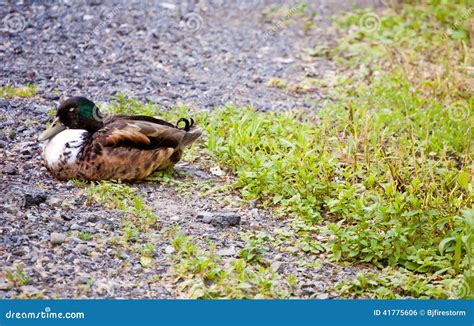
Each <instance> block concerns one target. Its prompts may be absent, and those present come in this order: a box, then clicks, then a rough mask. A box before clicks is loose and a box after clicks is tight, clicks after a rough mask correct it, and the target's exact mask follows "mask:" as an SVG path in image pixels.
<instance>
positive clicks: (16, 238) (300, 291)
mask: <svg viewBox="0 0 474 326" xmlns="http://www.w3.org/2000/svg"><path fill="white" fill-rule="evenodd" d="M359 3H362V4H370V2H367V1H366V2H365V3H364V2H362V1H359ZM296 4H297V2H291V1H287V2H284V1H264V0H246V1H239V2H232V1H222V0H214V1H211V0H209V1H197V2H194V1H188V2H184V1H183V2H171V1H167V2H163V1H143V2H139V1H122V2H120V1H115V2H114V1H100V0H88V1H64V2H54V1H48V0H43V1H23V2H21V1H18V2H15V1H7V2H6V3H0V8H1V9H0V17H2V19H3V26H2V30H1V31H0V41H1V42H0V57H1V62H2V65H1V67H0V69H1V73H0V85H5V84H8V83H11V84H13V85H17V86H19V85H24V84H26V83H27V82H30V83H33V84H35V85H37V87H38V95H37V96H36V97H34V98H31V99H0V114H1V116H2V119H0V130H1V131H3V132H2V133H0V148H1V153H0V173H1V174H0V192H1V194H2V195H1V196H2V206H1V207H0V210H1V214H0V262H1V265H2V266H1V270H0V298H14V297H34V296H45V297H53V298H56V297H60V298H86V297H87V298H99V297H114V298H176V297H178V296H179V294H178V293H177V291H176V284H174V283H173V282H172V279H171V274H170V273H171V268H170V267H171V260H170V255H172V250H171V249H170V242H169V239H168V238H166V237H164V236H163V234H162V233H160V230H161V229H163V228H165V227H172V226H175V225H179V226H180V228H181V230H182V231H183V232H184V233H186V234H189V235H191V236H192V238H193V239H194V240H195V241H196V242H198V243H199V244H206V243H207V242H208V241H212V242H214V243H215V244H216V246H217V251H218V253H220V254H221V255H222V256H224V257H228V259H231V258H233V257H235V256H236V253H237V252H238V251H239V250H240V249H242V248H243V247H244V245H245V243H244V242H243V241H242V240H241V238H240V236H239V234H241V233H244V232H253V231H258V232H266V233H268V234H270V235H271V234H273V233H274V230H275V229H277V228H278V229H282V228H285V227H287V225H286V223H287V222H285V221H282V220H281V219H280V220H279V219H276V218H274V217H273V216H272V214H271V212H267V211H263V210H261V209H258V208H255V207H252V205H250V206H249V205H241V204H240V202H241V201H240V199H239V198H238V197H228V198H226V200H225V201H223V200H221V199H219V198H214V197H213V196H208V197H204V198H203V197H202V196H200V194H199V191H198V190H196V189H192V187H190V188H189V189H190V190H189V191H188V193H186V194H185V195H183V194H181V193H177V191H176V189H175V187H173V186H172V185H166V184H160V183H154V182H148V183H139V184H137V185H135V186H136V187H137V188H138V191H139V193H140V195H141V196H143V197H144V198H145V201H146V204H147V206H148V207H150V209H151V210H152V211H153V213H155V215H156V216H157V219H158V220H157V223H156V233H155V234H152V242H153V243H154V244H155V245H156V250H155V252H154V253H153V258H154V261H155V262H157V263H156V264H155V265H154V268H153V269H152V270H151V269H150V268H148V269H144V268H142V267H141V265H140V263H139V256H137V255H138V254H137V253H136V252H133V251H124V252H121V253H120V255H118V254H117V249H116V247H114V245H113V243H114V241H113V240H114V238H116V237H117V236H118V234H119V233H120V224H121V217H122V215H123V213H122V212H120V211H117V210H111V209H108V208H107V207H106V206H103V205H101V204H98V203H90V202H87V201H86V196H85V194H84V193H83V192H84V189H82V188H80V187H77V186H76V185H74V184H73V183H71V182H59V181H56V180H54V179H53V178H52V177H51V176H50V175H49V174H48V173H47V171H46V169H45V168H44V167H43V166H42V163H41V159H40V149H39V145H38V143H37V142H36V141H35V137H36V135H37V134H38V133H39V131H40V130H42V129H43V126H44V123H46V121H47V120H48V115H47V112H48V111H49V109H50V108H51V107H54V106H56V105H57V104H58V102H59V100H60V98H64V97H68V96H72V95H84V96H86V97H89V98H90V99H92V100H94V101H97V102H103V101H108V100H109V99H110V98H111V97H112V96H114V95H116V94H117V93H118V92H127V93H128V94H130V95H131V96H133V97H134V98H138V99H140V100H148V101H152V102H157V103H160V104H161V105H163V106H164V107H165V108H166V107H168V106H170V105H173V104H179V103H182V104H187V105H190V106H195V107H196V109H199V110H211V109H212V108H213V107H215V106H219V105H223V104H225V103H235V104H237V105H248V104H251V105H253V106H254V107H255V108H257V109H259V110H284V109H290V108H301V107H303V108H310V107H314V103H317V102H318V100H320V99H322V98H324V96H325V95H324V94H321V93H319V92H318V91H317V90H315V91H314V92H311V93H306V94H298V93H288V92H282V91H281V90H278V89H275V88H269V87H267V86H266V83H267V81H268V80H269V79H270V78H272V77H278V78H283V79H285V80H289V81H298V80H301V78H302V77H305V76H311V77H317V78H323V77H324V76H326V75H328V74H329V75H331V74H334V67H333V64H332V63H331V62H330V61H328V60H326V59H322V58H312V59H311V60H308V58H307V57H306V56H305V54H304V53H305V52H304V49H305V48H309V47H313V46H315V45H317V44H319V43H320V42H323V41H330V39H331V36H332V35H333V31H331V28H330V27H329V17H330V15H331V14H332V13H334V12H335V11H336V10H337V9H341V8H343V7H345V8H350V7H351V5H352V2H349V1H347V2H346V3H344V4H342V5H341V4H339V3H338V2H337V1H334V2H332V1H321V2H319V1H318V2H316V1H315V2H314V3H312V4H310V7H311V8H313V9H314V10H316V12H317V15H316V16H315V17H314V18H313V21H314V23H315V27H314V28H313V29H311V30H310V31H308V32H304V29H303V25H304V22H305V19H303V18H301V19H300V18H298V16H297V14H296V10H293V9H292V8H296V7H295V5H296ZM271 6H274V7H275V8H282V7H283V8H287V9H285V10H280V12H282V14H281V13H280V14H279V15H278V14H277V15H273V16H272V15H263V14H262V13H263V12H264V10H268V8H270V7H271ZM176 169H177V170H179V171H181V172H182V174H186V175H187V177H185V178H184V179H183V180H182V182H187V181H189V180H191V181H192V182H202V181H206V180H210V182H212V184H213V185H218V184H222V183H225V182H226V181H225V180H226V177H219V176H216V175H214V174H212V173H210V172H209V171H208V170H207V169H205V168H199V167H195V166H193V165H192V164H187V163H185V162H182V163H180V164H179V165H178V166H177V168H176ZM177 178H180V177H178V176H177ZM211 217H212V218H213V221H215V220H216V219H217V220H225V219H230V220H232V221H233V222H231V224H235V225H220V224H219V223H212V221H211V220H212V218H211ZM76 232H89V233H91V234H92V235H93V240H92V241H82V240H80V239H78V238H77V237H75V236H74V234H76ZM266 258H267V259H268V260H269V261H270V262H271V263H272V266H273V265H275V266H277V268H276V270H277V272H278V273H279V274H281V275H283V276H286V275H295V276H297V279H298V284H297V286H296V289H295V291H294V295H295V296H297V297H311V296H313V297H319V298H332V297H336V296H337V294H336V293H335V292H333V291H330V290H328V289H330V288H331V287H332V286H333V285H334V284H335V283H337V282H338V281H340V280H342V279H348V278H353V277H354V275H355V273H357V272H358V271H359V270H360V269H361V267H341V266H338V265H334V264H331V263H329V262H326V259H325V258H324V256H320V257H318V256H316V255H307V256H304V257H301V256H299V257H298V256H295V255H290V254H288V253H286V252H281V251H279V249H278V248H273V247H271V245H269V248H268V255H267V257H266ZM302 259H303V260H305V261H306V262H314V261H315V260H316V259H321V260H322V264H321V265H320V266H318V267H307V266H306V267H304V266H305V265H304V264H303V265H302V264H301V261H302ZM16 266H23V271H24V273H25V274H26V275H28V276H29V277H30V278H31V282H30V283H29V284H28V285H25V286H21V287H13V288H12V287H11V284H10V283H9V281H8V280H7V277H6V273H7V272H9V271H13V270H14V269H15V268H16ZM301 266H303V267H301ZM157 274H158V275H160V277H159V281H155V282H149V281H148V280H149V278H150V277H151V276H153V275H157Z"/></svg>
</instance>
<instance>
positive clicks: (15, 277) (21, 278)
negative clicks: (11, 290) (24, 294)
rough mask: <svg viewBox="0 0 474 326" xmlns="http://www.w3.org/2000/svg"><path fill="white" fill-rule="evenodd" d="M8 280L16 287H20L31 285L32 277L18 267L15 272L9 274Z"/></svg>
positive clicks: (7, 274) (7, 275)
mask: <svg viewBox="0 0 474 326" xmlns="http://www.w3.org/2000/svg"><path fill="white" fill-rule="evenodd" d="M6 278H7V280H9V281H10V282H11V283H12V284H13V286H14V287H20V286H24V285H28V284H30V283H31V277H29V276H28V275H26V274H25V273H24V272H23V268H22V267H20V266H17V267H16V269H15V271H14V272H7V273H6Z"/></svg>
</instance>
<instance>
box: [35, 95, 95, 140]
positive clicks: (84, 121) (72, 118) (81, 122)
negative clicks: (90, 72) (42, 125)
mask: <svg viewBox="0 0 474 326" xmlns="http://www.w3.org/2000/svg"><path fill="white" fill-rule="evenodd" d="M102 126H103V121H102V115H101V113H100V111H99V108H98V107H97V106H96V105H95V104H94V102H92V101H90V100H88V99H86V98H85V97H81V96H76V97H71V98H70V99H68V100H66V101H64V102H63V103H61V104H60V105H59V108H58V111H57V112H56V116H55V117H54V119H53V122H52V123H51V126H50V127H49V128H48V129H46V130H45V131H43V132H42V133H41V135H39V137H38V140H39V141H44V140H48V139H51V138H53V137H54V136H56V135H57V134H59V133H60V132H61V131H63V130H65V129H84V130H87V131H88V132H89V133H91V134H92V133H94V132H96V131H97V130H99V129H100V128H102Z"/></svg>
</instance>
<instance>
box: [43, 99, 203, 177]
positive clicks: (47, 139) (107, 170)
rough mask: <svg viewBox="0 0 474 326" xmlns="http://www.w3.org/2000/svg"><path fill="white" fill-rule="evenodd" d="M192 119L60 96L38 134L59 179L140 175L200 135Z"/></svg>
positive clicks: (165, 164)
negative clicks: (124, 111) (110, 108)
mask: <svg viewBox="0 0 474 326" xmlns="http://www.w3.org/2000/svg"><path fill="white" fill-rule="evenodd" d="M201 135H202V130H201V129H200V128H198V127H196V126H195V125H194V120H193V119H192V118H191V119H186V118H181V119H179V120H178V122H177V123H176V124H172V123H170V122H168V121H165V120H163V119H160V118H157V117H152V116H145V115H105V116H104V115H103V114H102V113H101V112H100V110H99V108H98V107H97V105H95V104H94V102H92V101H90V100H89V99H87V98H85V97H82V96H75V97H71V98H69V99H67V100H66V101H64V102H62V103H61V104H60V105H59V107H58V109H57V112H56V115H55V116H54V118H53V120H52V122H51V124H50V126H49V128H47V129H46V130H45V131H43V132H42V133H41V134H40V135H39V136H38V138H37V139H38V141H40V142H42V146H41V147H42V158H43V161H44V165H45V166H46V169H47V170H48V172H49V173H50V174H52V175H53V176H54V177H55V178H57V179H59V180H68V179H81V180H90V181H99V180H123V181H133V180H140V179H144V178H146V177H148V176H150V175H151V174H153V173H154V172H155V171H159V170H165V169H168V168H169V167H171V166H174V165H175V164H176V163H177V162H179V161H180V159H181V157H182V155H183V152H184V150H185V149H186V148H187V147H190V146H191V145H192V144H193V143H194V142H195V141H196V140H197V139H198V138H199V137H200V136H201Z"/></svg>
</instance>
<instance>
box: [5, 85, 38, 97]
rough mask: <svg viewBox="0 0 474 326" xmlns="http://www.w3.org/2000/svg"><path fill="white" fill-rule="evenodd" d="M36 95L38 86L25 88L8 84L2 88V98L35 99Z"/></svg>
mask: <svg viewBox="0 0 474 326" xmlns="http://www.w3.org/2000/svg"><path fill="white" fill-rule="evenodd" d="M35 95H36V86H35V85H31V84H26V86H24V87H14V86H13V85H10V84H7V85H5V86H2V87H0V98H2V97H3V98H15V97H33V96H35Z"/></svg>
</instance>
